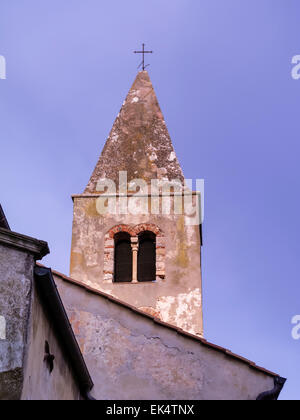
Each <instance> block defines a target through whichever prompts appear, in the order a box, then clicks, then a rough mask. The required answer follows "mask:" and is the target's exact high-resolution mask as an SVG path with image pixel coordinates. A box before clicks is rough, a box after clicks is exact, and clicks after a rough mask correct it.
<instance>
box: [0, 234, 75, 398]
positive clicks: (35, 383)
mask: <svg viewBox="0 0 300 420" xmlns="http://www.w3.org/2000/svg"><path fill="white" fill-rule="evenodd" d="M0 233H1V238H0V240H1V243H0V400H19V399H46V400H48V399H78V398H79V392H78V389H76V384H75V382H74V379H73V378H72V374H71V371H70V366H69V365H68V362H67V360H66V358H65V356H64V354H63V352H62V350H61V347H60V345H59V342H58V341H57V338H56V336H55V334H54V331H53V329H52V326H51V323H50V318H49V317H47V315H46V314H45V313H44V310H43V308H42V305H41V302H40V300H39V298H38V296H37V295H36V290H35V281H34V266H35V258H37V257H38V258H40V257H41V256H42V255H45V253H46V252H47V250H48V247H47V244H46V243H43V242H41V241H38V240H35V239H33V238H28V237H25V236H23V235H19V234H17V233H14V232H9V231H7V230H3V229H2V230H0ZM43 249H44V250H43ZM42 250H43V251H42ZM45 340H48V342H49V344H50V349H51V351H52V353H54V355H55V362H54V370H53V372H52V374H51V375H50V374H49V371H48V370H47V368H46V365H45V363H44V356H45V353H44V350H45Z"/></svg>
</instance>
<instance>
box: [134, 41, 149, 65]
mask: <svg viewBox="0 0 300 420" xmlns="http://www.w3.org/2000/svg"><path fill="white" fill-rule="evenodd" d="M142 45H143V50H142V51H134V54H143V61H142V62H141V64H140V65H139V67H140V66H142V68H143V71H144V70H145V68H146V67H148V66H150V64H147V65H146V66H145V54H152V53H153V51H145V44H142ZM139 67H138V68H139Z"/></svg>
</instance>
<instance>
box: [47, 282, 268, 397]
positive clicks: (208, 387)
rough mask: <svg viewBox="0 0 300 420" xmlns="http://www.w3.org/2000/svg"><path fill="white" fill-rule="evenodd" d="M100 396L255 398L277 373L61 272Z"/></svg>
mask: <svg viewBox="0 0 300 420" xmlns="http://www.w3.org/2000/svg"><path fill="white" fill-rule="evenodd" d="M55 281H56V283H57V286H58V289H59V291H60V294H61V296H62V299H63V301H64V305H65V307H66V309H67V311H68V314H69V317H70V320H71V323H72V326H73V329H74V331H75V334H76V336H77V339H78V342H79V343H80V346H81V350H82V352H83V355H84V357H85V360H86V363H87V365H88V368H89V370H90V373H91V376H92V377H93V381H94V383H95V386H94V389H93V395H94V396H95V397H96V398H97V399H112V400H115V399H133V400H143V399H146V400H147V399H171V400H176V399H200V400H210V399H220V400H227V399H228V400H231V399H236V400H254V399H256V397H257V396H258V395H259V394H260V393H261V392H263V391H266V390H269V389H272V388H273V378H272V376H269V375H268V374H265V373H263V372H261V371H258V370H256V369H254V368H251V367H249V365H248V364H247V363H244V362H242V361H240V360H238V359H235V358H232V357H229V356H227V355H225V354H224V353H221V352H218V351H217V350H214V349H212V348H210V347H206V346H204V345H202V344H201V343H200V342H198V341H195V340H193V339H191V338H188V337H187V336H184V335H181V334H178V333H176V331H174V330H171V329H169V328H167V327H164V326H162V325H159V324H157V323H154V322H153V321H151V319H149V318H147V317H144V316H142V315H140V314H137V313H135V312H134V311H132V310H130V309H128V308H125V307H123V306H121V305H119V304H117V303H114V302H111V301H109V300H108V299H105V298H104V297H101V296H98V295H96V294H94V293H92V292H88V291H86V290H85V289H83V288H82V287H79V286H77V285H74V284H71V283H68V282H66V281H64V280H62V278H61V277H60V276H58V275H56V276H55Z"/></svg>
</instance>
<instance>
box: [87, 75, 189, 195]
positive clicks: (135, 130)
mask: <svg viewBox="0 0 300 420" xmlns="http://www.w3.org/2000/svg"><path fill="white" fill-rule="evenodd" d="M119 171H127V176H128V181H131V180H132V179H135V178H141V179H144V180H145V181H146V182H147V183H148V184H150V182H151V179H161V180H166V179H168V180H173V179H179V180H180V181H181V182H183V180H184V177H183V173H182V169H181V167H180V165H179V162H178V160H177V157H176V154H175V151H174V148H173V145H172V142H171V138H170V135H169V133H168V129H167V127H166V123H165V121H164V118H163V115H162V112H161V110H160V107H159V104H158V101H157V98H156V95H155V92H154V89H153V86H152V83H151V81H150V78H149V75H148V72H147V71H141V72H139V73H138V75H137V77H136V79H135V81H134V83H133V85H132V87H131V89H130V91H129V93H128V95H127V98H126V100H125V102H124V104H123V106H122V108H121V111H120V113H119V115H118V116H117V118H116V120H115V122H114V125H113V127H112V130H111V132H110V135H109V137H108V139H107V141H106V144H105V146H104V148H103V151H102V154H101V156H100V159H99V161H98V163H97V165H96V167H95V170H94V172H93V174H92V176H91V179H90V181H89V183H88V185H87V187H86V189H85V193H95V192H96V185H97V182H98V180H99V179H103V178H109V179H111V180H113V181H114V182H115V183H116V185H118V180H119Z"/></svg>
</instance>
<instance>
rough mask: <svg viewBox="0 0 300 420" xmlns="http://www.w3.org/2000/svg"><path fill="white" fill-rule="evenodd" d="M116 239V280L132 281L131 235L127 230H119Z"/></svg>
mask: <svg viewBox="0 0 300 420" xmlns="http://www.w3.org/2000/svg"><path fill="white" fill-rule="evenodd" d="M114 239H115V270H114V273H115V275H114V281H115V282H130V281H132V250H131V241H130V235H129V233H127V232H119V233H117V234H116V235H115V236H114Z"/></svg>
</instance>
